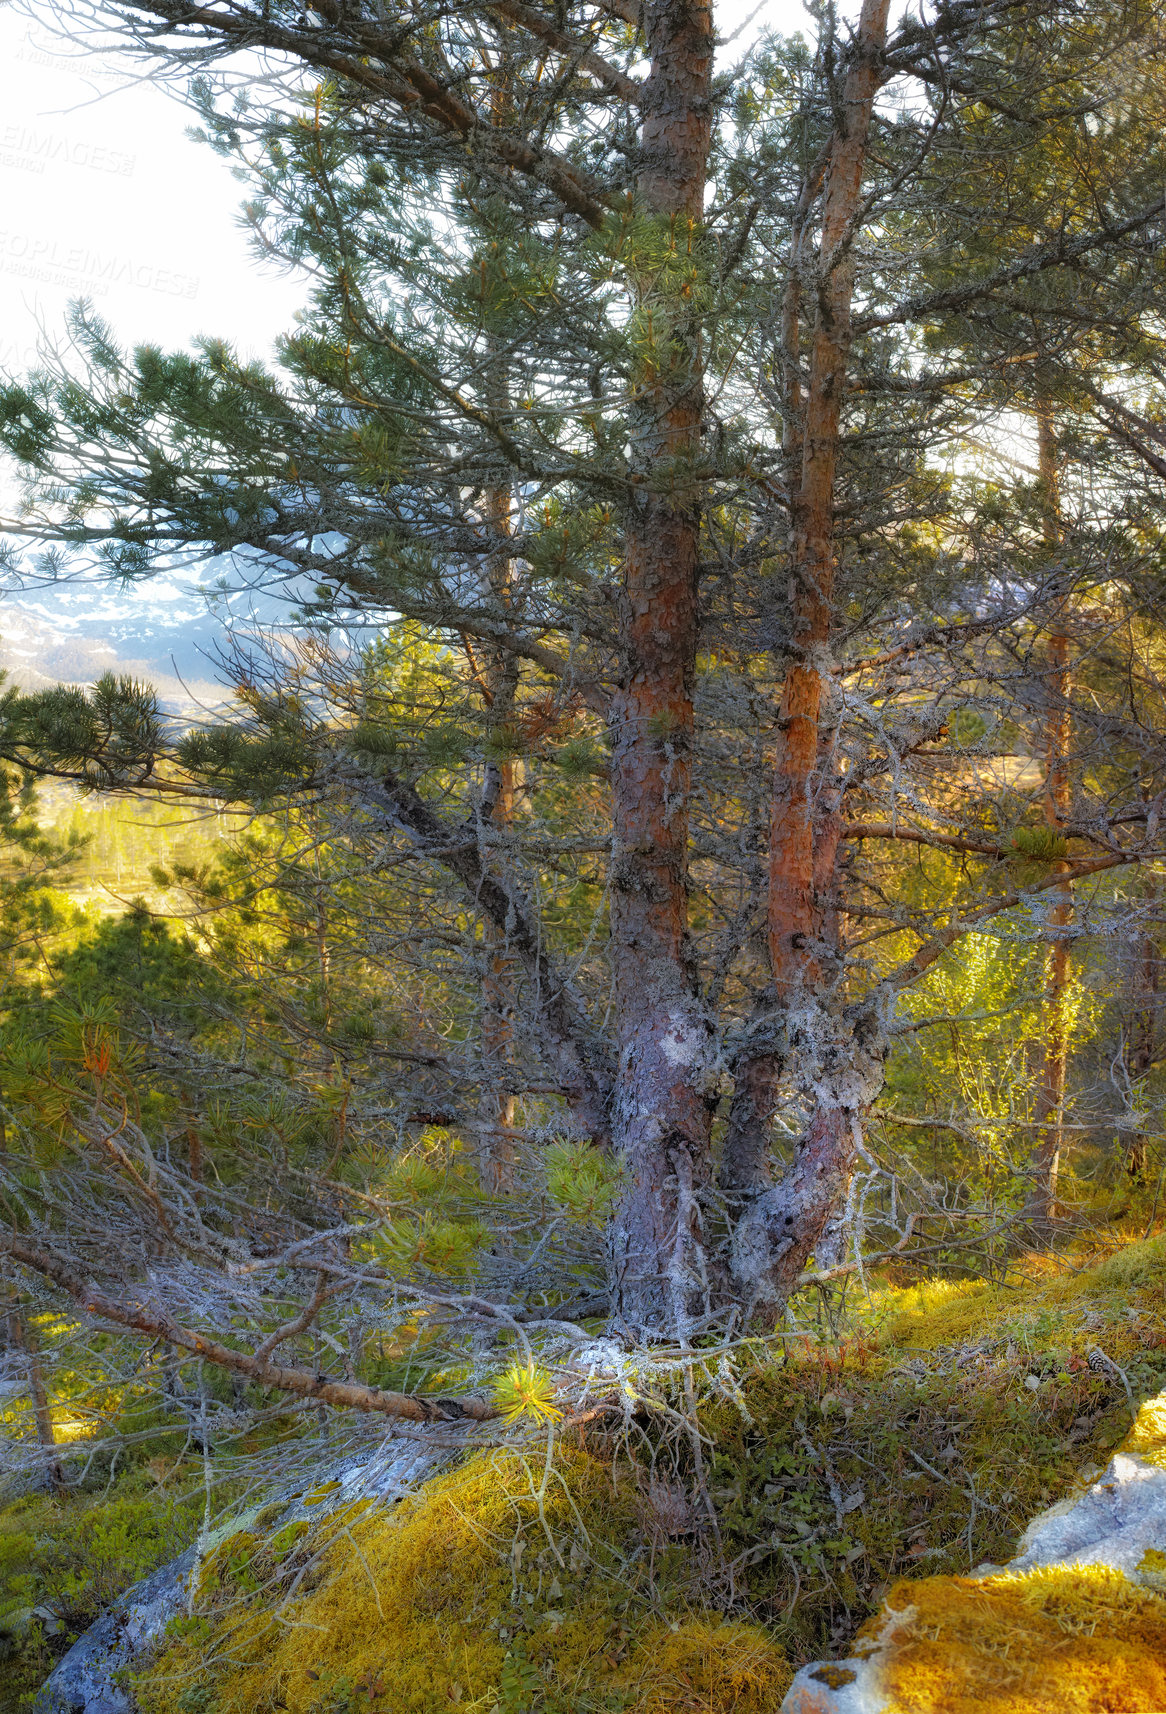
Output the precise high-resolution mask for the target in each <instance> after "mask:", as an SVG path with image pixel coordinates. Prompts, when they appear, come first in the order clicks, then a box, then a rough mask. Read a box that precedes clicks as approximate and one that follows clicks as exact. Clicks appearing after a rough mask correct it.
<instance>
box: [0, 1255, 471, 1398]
mask: <svg viewBox="0 0 1166 1714" xmlns="http://www.w3.org/2000/svg"><path fill="white" fill-rule="evenodd" d="M0 1242H2V1244H3V1248H4V1249H5V1251H6V1252H7V1253H8V1255H10V1256H11V1257H12V1259H13V1261H14V1262H19V1263H21V1265H22V1266H23V1267H26V1268H31V1269H32V1270H33V1272H34V1273H38V1274H40V1275H42V1276H43V1278H45V1279H48V1280H52V1282H53V1284H54V1285H57V1286H59V1287H60V1288H61V1290H62V1291H64V1292H66V1293H67V1294H68V1296H69V1297H71V1298H72V1299H73V1301H74V1303H76V1304H78V1305H79V1306H80V1308H82V1309H83V1310H84V1311H85V1312H86V1314H88V1315H95V1316H98V1317H99V1318H100V1319H101V1320H102V1321H112V1322H114V1323H115V1324H116V1325H117V1326H119V1327H131V1328H133V1329H134V1330H135V1331H136V1332H138V1333H145V1334H148V1335H149V1337H150V1338H151V1339H163V1340H165V1341H166V1342H167V1344H170V1345H176V1346H178V1348H179V1349H180V1350H182V1351H189V1352H190V1353H191V1355H192V1356H194V1357H201V1358H202V1359H203V1361H204V1362H207V1363H214V1364H215V1365H216V1366H217V1367H218V1368H220V1369H228V1370H230V1371H231V1372H232V1373H233V1374H236V1375H245V1376H246V1377H247V1378H248V1380H252V1381H257V1382H259V1383H260V1385H262V1386H265V1387H274V1388H276V1389H277V1390H278V1391H279V1392H284V1393H293V1394H295V1395H296V1396H297V1397H299V1398H310V1399H317V1400H319V1401H320V1403H321V1404H329V1405H336V1406H338V1407H339V1408H341V1409H344V1410H360V1411H372V1412H376V1413H378V1414H379V1415H382V1416H393V1417H401V1418H403V1419H404V1420H405V1421H406V1422H457V1421H459V1420H460V1419H462V1418H469V1419H470V1420H472V1421H474V1422H489V1421H490V1420H491V1419H492V1418H494V1417H496V1416H497V1415H498V1414H499V1413H498V1411H497V1409H496V1408H495V1407H494V1406H493V1405H491V1404H487V1403H485V1402H484V1401H483V1400H482V1399H475V1398H460V1399H425V1398H417V1397H415V1396H414V1395H413V1394H411V1393H390V1392H385V1391H383V1390H382V1389H381V1388H380V1387H365V1386H362V1385H360V1384H359V1383H358V1382H355V1381H333V1380H330V1379H329V1378H328V1377H327V1376H326V1375H314V1374H313V1373H312V1372H311V1370H310V1369H293V1368H287V1367H285V1366H284V1365H283V1364H280V1363H273V1362H272V1361H271V1360H270V1358H269V1357H266V1356H263V1355H262V1354H257V1355H255V1356H253V1357H249V1356H248V1355H247V1353H246V1352H245V1351H235V1350H233V1349H232V1348H231V1347H230V1346H229V1345H220V1344H219V1343H218V1341H217V1340H214V1339H207V1338H205V1337H204V1336H203V1334H201V1333H195V1332H193V1331H192V1330H191V1329H190V1328H186V1327H181V1326H179V1324H178V1323H177V1322H176V1321H174V1320H173V1319H172V1318H171V1317H170V1316H169V1315H167V1314H166V1312H165V1311H164V1310H156V1309H147V1308H146V1307H145V1306H144V1305H141V1304H132V1303H123V1302H121V1301H120V1300H118V1299H117V1298H111V1297H107V1296H106V1295H105V1293H104V1292H102V1291H99V1290H98V1288H97V1287H96V1286H95V1285H92V1284H89V1283H87V1282H86V1281H85V1280H84V1279H83V1278H82V1277H81V1275H80V1274H77V1273H75V1272H74V1271H73V1269H72V1268H70V1267H69V1266H68V1264H67V1263H65V1262H63V1261H61V1259H60V1258H59V1257H58V1256H54V1255H53V1254H52V1253H51V1251H49V1250H42V1249H41V1248H40V1247H39V1246H38V1245H35V1244H30V1243H27V1242H26V1241H25V1240H24V1239H23V1238H19V1237H16V1236H15V1235H10V1236H6V1237H5V1238H4V1239H3V1240H0ZM262 1350H263V1347H262V1346H261V1347H260V1353H262Z"/></svg>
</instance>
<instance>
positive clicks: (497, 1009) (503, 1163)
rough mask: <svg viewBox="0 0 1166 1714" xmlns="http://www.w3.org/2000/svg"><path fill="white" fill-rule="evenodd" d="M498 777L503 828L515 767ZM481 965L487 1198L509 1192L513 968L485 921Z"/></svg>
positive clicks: (498, 934)
mask: <svg viewBox="0 0 1166 1714" xmlns="http://www.w3.org/2000/svg"><path fill="white" fill-rule="evenodd" d="M496 766H497V768H498V772H499V776H500V781H499V786H498V794H497V798H496V800H495V803H494V811H493V815H492V817H491V819H492V821H493V822H494V823H495V825H497V826H499V827H509V825H510V823H511V821H512V820H513V817H514V796H515V764H514V763H513V762H511V761H504V762H500V763H498V764H496ZM484 935H485V946H484V948H483V952H484V957H485V961H486V968H485V974H484V976H483V980H482V1026H481V1028H482V1067H483V1071H484V1073H485V1077H484V1081H483V1086H482V1093H481V1096H480V1098H479V1102H478V1115H479V1130H478V1172H479V1175H480V1177H481V1182H482V1189H483V1190H484V1191H485V1192H486V1193H487V1195H489V1196H503V1195H506V1194H508V1193H509V1192H510V1191H512V1190H513V1189H514V1184H515V1167H516V1164H517V1154H516V1150H515V1146H514V1141H513V1131H514V1097H513V1095H511V1094H510V1093H508V1091H507V1089H506V1086H505V1079H506V1072H507V1067H508V1065H509V1063H510V1060H511V1057H512V1053H513V1046H514V1027H513V1018H514V969H513V966H512V963H511V960H510V958H509V957H508V955H507V952H506V937H505V933H504V931H503V930H502V929H500V928H499V927H498V926H497V924H495V923H493V922H491V921H490V920H489V919H488V918H487V920H486V922H485V925H484Z"/></svg>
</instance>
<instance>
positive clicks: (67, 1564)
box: [0, 1468, 202, 1708]
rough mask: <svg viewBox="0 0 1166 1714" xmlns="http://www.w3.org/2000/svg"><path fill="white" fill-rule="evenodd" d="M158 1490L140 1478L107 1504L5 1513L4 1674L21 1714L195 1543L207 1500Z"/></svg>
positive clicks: (23, 1507) (43, 1499)
mask: <svg viewBox="0 0 1166 1714" xmlns="http://www.w3.org/2000/svg"><path fill="white" fill-rule="evenodd" d="M154 1487H155V1484H154V1483H153V1482H152V1481H151V1480H150V1479H149V1477H148V1475H147V1473H146V1472H145V1471H144V1470H142V1469H140V1468H138V1469H135V1470H133V1471H132V1472H131V1473H130V1474H129V1475H128V1477H127V1478H125V1479H123V1480H122V1481H121V1482H119V1483H118V1484H117V1485H116V1487H115V1489H114V1490H113V1491H112V1492H111V1493H110V1494H109V1495H108V1496H107V1497H101V1496H97V1497H95V1496H94V1495H92V1494H88V1493H77V1494H64V1495H59V1496H58V1495H47V1494H30V1495H27V1496H25V1497H24V1498H22V1499H18V1500H15V1501H10V1502H9V1503H8V1504H7V1505H5V1506H3V1507H0V1673H4V1674H7V1675H9V1678H8V1691H9V1695H10V1698H11V1702H10V1706H12V1707H13V1708H15V1707H17V1706H20V1705H22V1704H21V1701H20V1697H21V1694H22V1693H24V1694H27V1696H28V1698H29V1700H31V1693H32V1691H33V1690H34V1689H35V1687H36V1686H37V1684H38V1683H39V1682H40V1680H41V1679H42V1678H43V1677H44V1676H45V1674H46V1673H47V1672H48V1671H49V1670H50V1669H51V1666H52V1663H53V1660H54V1658H55V1656H56V1655H58V1654H60V1653H61V1652H63V1650H64V1649H65V1648H66V1647H67V1646H68V1644H69V1643H70V1642H71V1641H72V1640H73V1638H74V1637H76V1636H78V1635H79V1634H80V1632H81V1631H83V1630H85V1629H86V1628H87V1627H88V1626H89V1625H91V1624H93V1622H94V1621H95V1620H96V1619H97V1618H99V1617H100V1615H101V1614H102V1612H104V1611H105V1609H106V1608H107V1607H108V1606H109V1605H110V1603H111V1602H113V1601H114V1600H115V1599H116V1598H117V1596H118V1595H120V1594H121V1593H122V1591H123V1590H125V1589H126V1588H128V1587H129V1585H130V1584H132V1583H136V1582H137V1581H138V1580H139V1579H140V1578H142V1577H146V1576H148V1575H149V1574H150V1572H152V1571H154V1570H156V1569H157V1568H158V1567H159V1566H160V1565H163V1564H165V1563H166V1561H167V1560H169V1559H172V1558H174V1557H175V1555H177V1554H179V1553H181V1552H182V1551H183V1549H184V1548H185V1547H186V1546H187V1545H188V1544H189V1543H190V1542H191V1541H192V1540H193V1539H194V1536H195V1534H196V1533H197V1529H198V1525H199V1522H200V1520H201V1500H202V1496H201V1495H200V1494H196V1495H195V1496H194V1497H193V1498H192V1499H186V1500H183V1499H175V1498H173V1497H171V1496H170V1495H169V1494H165V1493H159V1492H157V1491H151V1490H153V1489H154Z"/></svg>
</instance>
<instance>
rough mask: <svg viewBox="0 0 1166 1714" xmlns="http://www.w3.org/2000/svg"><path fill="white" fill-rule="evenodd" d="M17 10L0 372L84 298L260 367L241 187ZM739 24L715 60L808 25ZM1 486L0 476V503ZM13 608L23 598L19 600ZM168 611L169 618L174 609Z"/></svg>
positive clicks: (3, 171) (149, 97) (293, 298)
mask: <svg viewBox="0 0 1166 1714" xmlns="http://www.w3.org/2000/svg"><path fill="white" fill-rule="evenodd" d="M33 4H34V6H36V7H37V9H38V15H39V17H40V18H41V19H42V20H43V22H40V23H38V22H37V14H34V16H33V17H32V18H30V17H29V16H28V15H27V14H26V12H25V10H24V8H23V6H22V7H21V9H20V10H19V11H17V10H15V9H14V8H13V7H12V6H10V5H8V4H7V3H6V0H0V66H5V67H7V75H6V77H5V80H4V105H3V109H2V111H0V374H5V373H6V374H8V375H12V376H19V375H21V374H22V373H24V372H25V371H27V370H28V369H29V368H31V367H33V366H34V364H35V362H36V352H37V343H38V340H39V339H40V338H41V337H42V336H47V337H48V338H49V339H52V338H54V337H59V336H60V334H61V333H62V331H63V328H64V319H65V311H66V309H67V306H68V304H69V302H70V300H72V299H75V298H78V297H89V298H91V299H92V300H93V304H94V307H95V308H96V309H97V311H98V312H99V313H100V314H101V315H102V316H103V317H104V318H105V319H106V320H107V321H108V322H109V323H110V324H111V325H112V329H113V332H114V336H115V337H116V338H118V339H120V340H121V341H122V342H123V343H124V344H126V345H131V346H132V345H135V344H139V343H141V342H143V341H154V342H157V343H159V344H162V345H164V346H168V347H171V348H174V347H184V346H186V345H187V344H188V342H189V341H190V340H192V339H194V338H196V337H197V336H198V335H200V334H210V335H214V336H216V337H219V338H225V339H228V340H231V341H233V342H234V343H235V344H236V345H237V346H239V347H240V349H241V350H242V351H243V352H245V353H246V354H249V355H253V356H256V357H260V358H268V357H269V356H270V355H271V348H272V344H273V342H274V340H275V339H276V337H277V336H278V335H279V334H280V333H281V332H283V331H284V330H285V329H287V328H288V327H290V325H291V323H292V318H293V316H294V313H295V311H296V309H297V308H298V307H299V306H300V304H301V303H302V301H303V298H304V296H305V286H304V283H303V281H302V280H301V279H298V278H295V277H290V276H288V275H286V274H281V273H279V272H277V271H276V270H275V269H273V268H272V266H271V265H270V264H267V265H264V264H262V263H261V262H260V261H258V260H257V258H256V257H255V256H254V254H253V253H252V251H251V248H250V244H249V240H248V236H247V234H246V232H245V231H244V230H243V229H242V228H241V226H240V224H239V216H238V210H239V206H240V204H241V203H242V201H243V200H244V198H245V196H246V187H245V186H244V185H243V184H241V183H240V182H239V180H237V179H236V178H234V176H233V175H232V172H231V168H230V166H229V164H228V163H227V162H226V161H224V160H223V159H222V158H221V157H220V156H218V155H216V154H214V153H213V151H212V150H211V149H209V148H208V147H207V146H206V145H205V144H203V143H199V142H196V141H194V140H192V139H191V138H190V137H189V136H187V134H186V133H187V129H188V127H189V126H190V125H191V123H192V122H193V121H192V116H191V114H190V113H189V111H188V110H187V109H186V108H185V107H184V106H183V105H182V104H181V102H180V101H179V100H177V99H176V98H175V96H174V95H173V94H167V93H165V92H163V91H161V90H158V89H156V88H154V87H153V86H151V85H150V84H149V83H145V82H142V81H140V80H133V79H131V78H129V77H127V74H126V73H125V71H124V69H123V70H120V71H119V70H116V69H115V68H114V66H113V65H112V64H111V63H109V62H103V61H102V60H100V59H98V58H96V57H94V56H93V55H92V54H83V53H79V52H74V51H71V50H70V47H69V44H68V43H66V42H63V41H62V40H61V39H60V37H59V36H58V35H55V34H54V33H53V29H52V6H51V0H33ZM750 14H754V16H753V17H752V18H750ZM742 24H744V25H745V31H744V32H743V35H742V37H741V38H740V39H739V40H738V41H737V42H735V43H733V44H731V45H730V46H729V47H727V48H726V49H725V57H726V59H727V60H729V61H730V62H731V59H732V57H734V56H735V55H736V54H738V53H739V52H740V49H741V46H742V44H743V42H744V41H745V40H747V39H748V36H749V35H751V34H753V33H754V32H755V31H756V30H757V29H759V28H762V27H765V26H767V25H768V26H770V27H773V28H776V29H779V30H782V31H784V32H788V33H792V32H793V31H795V30H798V29H808V19H807V17H806V14H805V12H804V11H803V9H802V7H801V5H800V4H799V3H798V0H761V4H760V6H758V5H757V3H756V0H721V4H719V6H718V10H717V27H718V29H719V31H720V33H721V34H722V35H727V34H729V32H730V31H732V30H734V29H736V28H737V27H738V26H739V25H742ZM10 492H11V490H10V484H9V482H8V481H7V480H3V481H0V502H4V501H9V499H10ZM5 509H7V507H5ZM180 594H181V591H180V589H179V588H178V587H176V586H173V585H171V584H170V583H169V581H168V580H151V587H149V588H144V589H143V590H142V591H140V592H138V593H137V594H135V595H133V596H132V597H125V596H122V597H119V598H118V600H117V602H116V603H115V605H116V607H117V609H118V610H119V611H120V610H121V609H122V608H125V607H126V604H127V602H128V606H129V608H131V609H133V610H134V611H140V609H141V607H142V605H143V603H150V602H152V603H153V604H154V605H155V606H156V605H157V603H158V600H159V598H160V597H161V598H163V606H165V605H166V604H167V603H175V602H178V600H179V597H180ZM16 598H17V599H18V600H20V599H24V600H25V601H26V604H27V597H26V596H22V595H20V594H17V596H16ZM2 599H3V591H2V590H0V601H2ZM80 600H81V598H80V597H79V596H78V595H77V593H76V592H75V591H72V592H71V591H70V590H68V589H65V588H61V589H59V590H57V591H51V592H50V591H42V592H41V594H40V597H39V599H38V600H37V601H36V604H35V605H36V610H37V611H38V612H39V613H41V614H43V615H46V616H48V617H50V618H51V619H52V621H53V622H54V623H56V622H58V621H65V622H66V623H71V622H72V621H69V620H68V619H67V614H68V613H69V611H70V610H72V609H74V608H76V607H77V604H78V602H79V601H80ZM84 605H85V603H84V601H81V606H82V607H83V606H84ZM114 610H115V606H114V605H106V606H104V607H102V608H101V610H100V611H101V612H102V613H106V614H109V615H111V616H112V614H113V613H114ZM160 617H161V615H160ZM171 617H172V619H178V618H179V617H180V615H179V613H178V612H177V610H176V609H175V608H174V607H172V608H171ZM4 628H5V627H3V626H2V625H0V632H2V631H3V629H4Z"/></svg>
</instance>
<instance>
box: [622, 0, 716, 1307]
mask: <svg viewBox="0 0 1166 1714" xmlns="http://www.w3.org/2000/svg"><path fill="white" fill-rule="evenodd" d="M643 27H644V33H645V37H646V43H647V54H648V59H649V61H650V66H651V69H650V73H649V75H648V78H647V80H646V82H645V84H644V90H643V98H642V113H643V120H642V127H641V133H640V151H641V161H640V172H639V179H638V184H639V192H640V199H641V204H642V206H643V208H644V210H645V212H646V213H647V214H648V215H649V216H651V217H654V218H655V219H656V221H657V222H658V224H659V225H660V226H661V227H662V228H663V229H664V233H665V234H667V236H668V237H669V238H670V240H671V242H672V244H673V246H674V252H675V256H676V261H677V264H678V265H677V266H676V267H674V268H673V269H672V270H670V272H671V274H672V276H673V278H675V277H676V276H678V275H683V273H684V271H685V264H686V259H687V258H688V257H691V258H692V269H693V270H694V271H695V270H698V269H699V268H700V266H701V265H702V263H701V218H702V214H703V209H704V190H705V175H706V170H707V160H708V151H709V140H710V124H711V107H710V94H711V90H710V80H711V75H712V58H713V35H712V16H711V10H710V7H709V5H708V4H707V0H647V4H646V5H645V6H644V9H643ZM658 281H659V275H658V273H657V272H656V270H655V268H653V270H652V273H651V274H650V275H649V276H648V277H647V278H646V279H645V281H644V285H643V288H642V297H641V302H640V305H639V313H640V315H641V318H642V326H643V327H644V330H645V347H646V354H645V355H644V358H643V371H642V373H641V375H640V377H639V380H640V390H639V394H638V400H637V406H636V420H635V422H634V424H633V436H632V443H633V448H634V451H633V461H634V462H633V471H632V479H633V484H634V487H635V488H636V489H637V490H638V491H639V493H638V496H637V495H633V498H632V500H631V501H630V503H629V506H628V513H627V548H626V552H627V562H626V571H625V585H624V596H623V603H622V635H621V644H622V651H621V652H622V658H623V664H622V672H621V683H620V686H619V690H618V694H617V696H616V698H615V700H614V704H613V708H612V720H611V727H612V798H613V820H614V834H615V845H614V851H613V858H612V870H611V889H612V890H611V942H612V954H613V961H614V975H615V989H616V1008H617V1014H618V1024H617V1029H618V1045H619V1066H618V1071H617V1084H616V1096H615V1113H614V1136H615V1142H616V1146H617V1148H618V1149H619V1151H620V1153H621V1155H622V1156H623V1160H624V1164H625V1168H626V1170H627V1174H628V1189H627V1192H626V1194H625V1195H624V1197H623V1199H622V1201H621V1204H620V1207H619V1209H618V1210H617V1213H616V1217H615V1220H614V1221H613V1225H612V1233H611V1267H612V1284H613V1289H614V1295H615V1310H616V1314H617V1317H618V1318H620V1319H621V1320H622V1321H623V1322H624V1323H625V1324H626V1325H627V1326H628V1327H629V1328H630V1329H632V1330H634V1331H635V1332H637V1333H648V1334H651V1333H654V1332H660V1333H669V1334H679V1335H680V1336H682V1337H683V1335H684V1333H685V1331H686V1329H687V1328H688V1327H690V1326H691V1324H692V1321H693V1320H694V1318H696V1317H697V1316H699V1314H700V1313H701V1311H702V1309H703V1307H704V1305H705V1301H706V1285H705V1279H704V1268H703V1244H702V1236H701V1206H700V1204H701V1198H702V1194H703V1192H704V1190H705V1188H706V1187H707V1181H708V1172H709V1138H710V1129H711V1109H710V1106H709V1102H708V1099H707V1092H706V1083H707V1079H708V1074H709V1059H710V1051H709V1050H710V1040H711V1035H710V1030H709V1025H708V1020H707V1018H706V1016H705V1012H704V1008H703V1006H702V1004H701V1000H700V995H699V991H698V985H697V980H696V973H695V970H694V967H693V964H692V960H691V958H690V954H689V941H688V835H689V808H688V804H689V794H690V788H691V777H692V739H693V680H694V674H695V662H696V643H697V588H696V585H697V553H698V536H699V502H698V496H697V492H696V483H695V479H694V474H693V470H692V465H693V464H694V462H695V461H696V460H697V458H698V457H699V454H700V426H701V417H702V412H703V404H704V395H703V385H702V353H701V335H700V324H699V319H698V312H697V311H696V310H695V309H694V307H693V306H694V304H695V303H696V302H697V301H698V300H699V295H700V294H699V292H693V291H692V290H691V289H688V290H687V291H685V289H684V287H682V286H677V285H675V284H669V285H667V286H665V287H663V288H661V287H660V286H659V284H658ZM684 284H685V286H689V288H690V282H688V281H686V282H685V283H684ZM665 294H666V295H665Z"/></svg>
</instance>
